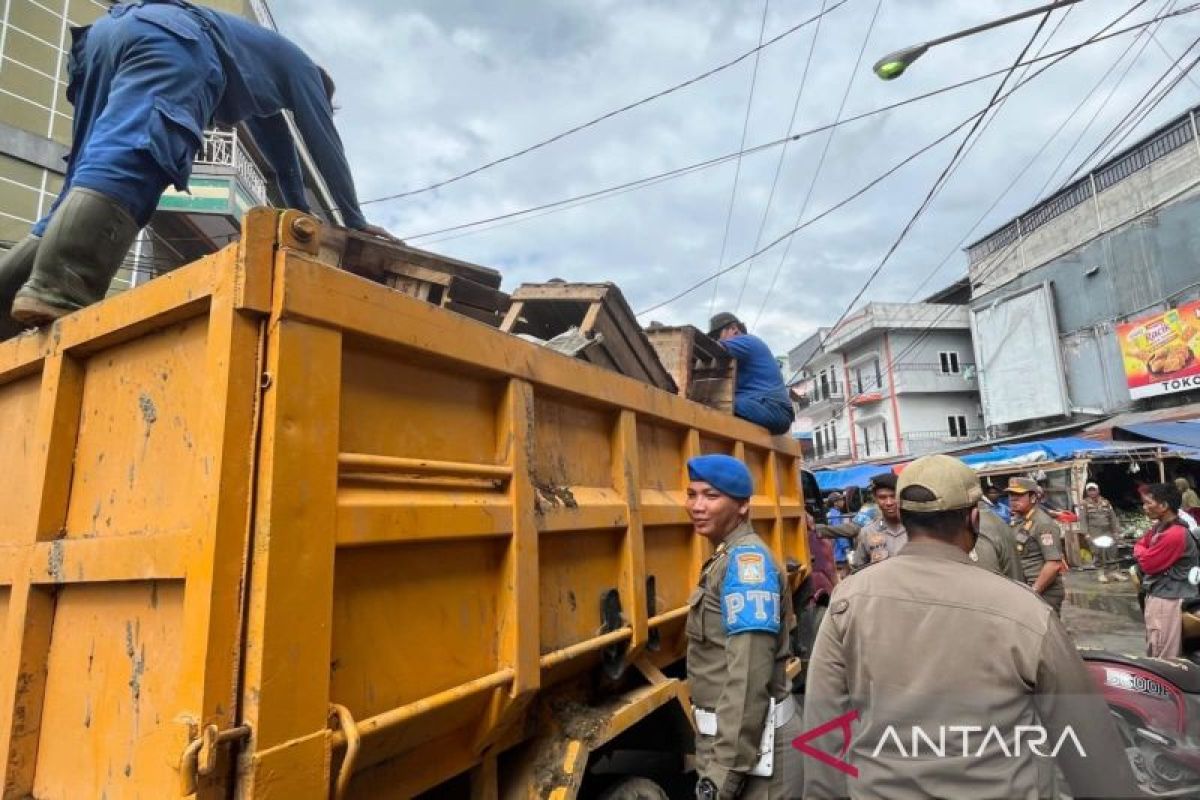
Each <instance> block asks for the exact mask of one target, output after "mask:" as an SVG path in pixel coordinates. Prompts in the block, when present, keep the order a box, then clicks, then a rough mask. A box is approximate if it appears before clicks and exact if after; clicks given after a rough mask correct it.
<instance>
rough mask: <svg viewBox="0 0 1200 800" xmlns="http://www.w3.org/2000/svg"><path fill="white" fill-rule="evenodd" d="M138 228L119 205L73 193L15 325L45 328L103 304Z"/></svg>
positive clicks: (24, 290) (23, 295)
mask: <svg viewBox="0 0 1200 800" xmlns="http://www.w3.org/2000/svg"><path fill="white" fill-rule="evenodd" d="M137 232H138V225H137V223H136V222H135V221H134V219H133V217H132V216H131V215H130V214H129V212H128V211H126V210H125V209H124V208H123V207H122V206H121V204H120V203H118V202H117V201H116V200H113V199H112V198H111V197H108V196H106V195H103V194H101V193H100V192H96V191H93V190H91V189H79V188H76V189H72V190H71V191H70V193H69V194H68V195H67V197H66V199H64V200H63V202H62V204H61V205H60V206H59V207H58V209H57V210H56V211H55V212H54V216H53V217H52V218H51V219H50V225H49V226H48V227H47V228H46V233H45V235H44V236H43V237H42V243H41V246H40V247H38V249H37V257H36V258H35V259H34V262H33V274H32V275H30V277H29V280H28V281H27V282H26V283H25V285H24V286H22V287H21V289H20V291H18V292H17V297H16V300H14V301H13V307H12V316H13V319H15V320H17V321H18V322H21V323H23V324H25V325H27V326H37V325H45V324H46V323H49V322H53V321H54V320H56V319H58V318H59V317H62V316H65V315H67V314H70V313H71V312H72V311H75V310H77V309H80V308H83V307H84V306H89V305H91V304H92V303H95V302H97V301H99V300H101V299H103V297H104V294H105V292H107V291H108V285H109V284H110V283H112V279H113V276H114V275H116V274H117V270H118V269H119V268H120V266H121V261H122V260H123V259H124V258H125V254H126V253H127V252H129V246H130V245H131V244H133V240H134V238H136V237H137Z"/></svg>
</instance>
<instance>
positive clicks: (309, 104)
mask: <svg viewBox="0 0 1200 800" xmlns="http://www.w3.org/2000/svg"><path fill="white" fill-rule="evenodd" d="M71 36H72V40H73V44H72V46H71V52H70V59H69V61H68V74H69V81H68V84H67V99H68V100H70V101H71V104H72V105H73V106H74V107H75V118H74V122H73V127H72V145H71V154H70V156H69V157H68V160H67V171H66V178H65V180H64V182H63V188H62V191H61V192H60V193H59V195H58V199H57V200H55V202H54V205H53V206H52V207H51V208H50V212H49V213H48V214H47V215H46V216H45V217H44V218H43V219H41V220H40V221H39V222H38V223H37V224H35V225H34V227H33V231H32V233H31V234H30V235H29V236H27V237H26V238H25V239H24V240H22V241H21V242H20V243H18V244H17V245H16V247H14V248H13V249H12V250H11V251H9V253H8V254H7V255H6V256H5V257H4V258H3V259H0V338H4V337H5V335H11V334H12V333H14V332H15V329H17V326H16V325H14V323H13V322H12V321H10V320H9V319H8V316H9V314H10V313H11V315H12V319H13V320H15V322H16V323H19V324H20V325H24V326H26V327H34V326H37V325H44V324H46V323H48V322H52V321H53V320H55V319H57V318H59V317H61V316H63V315H65V314H69V313H70V312H72V311H74V310H76V309H79V308H83V307H84V306H87V305H89V304H91V303H94V302H96V301H98V300H100V299H101V298H103V297H104V294H105V292H107V290H108V285H109V283H110V282H111V281H112V278H113V276H114V275H115V274H116V271H117V269H118V268H119V267H120V265H121V261H122V260H123V259H124V257H125V253H126V252H127V251H128V249H129V246H130V245H131V244H132V243H133V240H134V237H136V236H137V232H138V231H139V230H140V229H141V228H142V227H143V226H145V225H146V223H147V222H149V221H150V215H151V214H153V213H154V210H155V208H156V207H157V205H158V200H159V197H160V196H161V195H162V193H163V191H165V190H166V187H167V186H174V187H175V188H176V189H178V190H180V191H183V190H186V189H187V186H188V177H189V175H190V174H191V170H192V161H193V160H194V159H195V156H196V152H197V150H198V149H199V148H200V146H201V144H202V142H203V138H204V129H205V128H206V127H208V126H210V125H211V124H212V123H213V122H216V123H219V124H221V125H226V126H232V125H236V124H237V123H240V122H245V123H246V126H247V128H248V129H249V131H250V133H251V135H252V136H253V137H254V141H255V143H256V144H257V145H258V147H259V149H260V150H261V151H262V153H263V155H264V156H266V159H267V161H268V162H270V166H271V168H272V170H273V171H274V173H275V179H276V181H277V183H278V187H279V193H280V195H281V197H282V200H283V202H284V204H285V205H286V206H288V207H291V208H296V209H299V210H301V211H307V210H308V201H307V199H306V196H305V192H304V180H303V173H302V172H301V169H300V160H299V158H298V156H297V153H296V149H295V147H294V146H293V144H292V139H291V136H290V133H289V130H288V126H287V122H286V120H285V119H284V117H283V113H282V112H283V111H285V110H288V111H291V112H292V115H293V118H294V120H295V123H296V128H297V129H298V130H299V132H300V135H301V137H302V138H303V139H304V143H305V144H306V145H307V147H308V149H309V151H310V152H311V154H312V157H313V160H314V161H315V163H316V167H317V169H318V170H319V171H320V173H321V175H322V176H323V177H324V179H325V182H326V184H327V185H328V187H329V190H330V194H331V195H332V196H333V200H334V202H335V203H336V204H337V206H338V208H339V209H340V210H341V212H342V215H343V218H344V219H345V222H346V225H347V227H350V228H355V229H359V230H364V231H367V232H369V233H373V234H376V235H381V236H386V235H387V233H386V231H384V230H383V229H381V228H377V227H374V226H371V225H368V224H367V221H366V219H364V218H363V215H362V212H361V211H360V210H359V205H358V198H357V196H356V195H355V191H354V182H353V180H352V179H351V177H350V167H349V165H348V164H347V163H346V156H345V154H344V152H343V150H342V142H341V139H340V138H339V137H338V133H337V130H336V129H335V128H334V125H333V105H332V96H333V81H332V80H330V79H329V76H328V75H327V74H326V73H325V72H324V70H322V69H321V68H320V67H318V66H317V65H316V64H314V63H313V61H312V59H310V58H309V57H308V56H307V55H305V53H304V51H302V50H301V49H300V48H299V47H297V46H296V45H295V44H293V43H292V42H290V41H288V40H287V39H285V38H284V37H283V36H280V35H279V34H278V33H275V32H274V31H271V30H268V29H266V28H263V27H261V26H259V25H256V24H254V23H252V22H249V21H248V20H245V19H242V18H241V17H237V16H234V15H231V14H223V13H220V12H217V11H213V10H211V9H208V8H202V7H200V6H195V5H192V4H191V3H188V2H185V0H131V1H130V2H123V3H118V4H116V5H114V6H112V7H111V8H110V9H109V10H108V13H107V15H105V16H103V17H101V18H100V19H99V20H97V22H96V23H95V24H94V25H91V26H88V27H82V28H72V29H71ZM14 296H15V297H14ZM10 307H11V312H10Z"/></svg>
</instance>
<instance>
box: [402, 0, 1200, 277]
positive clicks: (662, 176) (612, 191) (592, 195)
mask: <svg viewBox="0 0 1200 800" xmlns="http://www.w3.org/2000/svg"><path fill="white" fill-rule="evenodd" d="M1197 9H1200V3H1195V4H1192V5H1190V6H1187V7H1186V8H1183V9H1179V10H1177V11H1174V12H1171V13H1169V14H1166V15H1163V16H1162V17H1157V18H1154V19H1150V20H1147V21H1144V22H1141V23H1138V24H1136V25H1131V26H1128V27H1126V28H1122V29H1120V30H1116V31H1112V32H1110V33H1107V34H1105V35H1103V36H1098V37H1094V38H1090V39H1087V40H1085V41H1083V42H1079V43H1077V44H1074V45H1071V46H1070V47H1066V48H1063V49H1060V50H1056V51H1053V52H1050V53H1046V54H1044V55H1041V56H1038V57H1036V58H1032V59H1029V60H1028V61H1026V62H1023V64H1022V66H1024V65H1025V64H1037V63H1040V62H1042V61H1047V60H1050V59H1055V60H1054V62H1053V63H1058V62H1059V61H1061V60H1062V59H1063V58H1065V57H1066V56H1068V55H1071V54H1073V53H1075V52H1077V51H1078V50H1080V49H1081V48H1083V47H1087V46H1090V45H1093V44H1097V43H1099V42H1102V41H1107V40H1109V39H1112V38H1114V37H1117V36H1122V35H1124V34H1126V33H1129V32H1131V31H1135V30H1140V29H1142V28H1145V27H1146V26H1147V25H1150V24H1153V23H1154V22H1157V21H1158V20H1160V19H1168V18H1171V17H1176V16H1180V15H1182V14H1187V13H1191V12H1193V11H1196V10H1197ZM1008 70H1009V67H1003V68H1001V69H997V70H993V71H991V72H987V73H984V74H982V75H977V76H975V77H973V78H967V79H965V80H962V81H958V82H957V83H952V84H949V85H947V86H943V87H941V88H939V89H934V90H931V91H929V92H925V93H924V94H919V95H915V96H913V97H910V98H908V99H906V100H900V101H897V102H895V103H890V104H888V105H886V106H881V107H880V108H876V109H873V110H871V111H865V112H863V113H861V114H855V115H853V116H850V117H846V118H845V119H843V120H841V121H840V122H834V123H828V124H825V125H819V126H816V127H813V128H810V129H807V130H804V131H800V132H799V133H796V134H793V135H792V136H789V137H784V138H782V139H776V140H774V141H771V142H765V143H763V144H760V145H756V146H754V147H751V148H747V149H746V150H745V151H741V152H740V153H739V152H735V153H728V154H726V155H723V156H718V157H715V158H711V159H706V160H704V161H699V162H696V163H693V164H688V165H685V166H683V167H677V168H675V169H672V170H667V171H665V172H661V173H657V174H655V175H650V176H647V177H644V178H638V179H634V180H631V181H626V182H623V183H620V184H616V185H614V186H608V187H605V188H603V189H597V190H594V191H591V192H586V193H583V194H579V195H574V196H572V197H568V198H563V199H561V200H556V201H552V202H547V203H542V204H539V205H536V206H531V207H527V208H523V209H518V210H515V211H510V212H506V213H504V214H498V215H494V216H491V217H485V218H483V219H478V220H473V221H471V222H464V223H460V224H457V225H452V226H448V227H445V228H439V229H436V230H430V231H423V232H420V233H407V234H404V235H403V236H402V237H401V238H402V239H404V240H405V241H412V240H416V239H425V238H429V237H433V236H442V234H447V233H455V232H458V231H464V230H467V229H470V228H477V227H480V226H485V225H487V226H490V227H488V228H487V230H491V229H492V228H494V227H502V226H501V225H492V223H497V222H505V221H508V220H514V219H515V218H518V217H528V218H535V217H537V216H542V214H541V213H539V212H548V211H550V210H553V209H556V208H558V207H562V208H569V207H574V206H575V205H578V204H580V203H581V201H592V200H600V199H604V198H605V197H606V196H609V195H616V194H623V193H624V192H625V191H628V190H630V189H636V188H641V187H642V186H649V185H653V184H655V183H659V182H662V181H663V180H667V179H671V178H675V177H681V176H683V175H686V174H688V173H690V172H694V171H697V170H701V169H706V168H708V167H712V166H716V165H718V164H723V163H725V162H727V161H729V160H732V159H733V158H736V157H737V156H738V155H739V154H740V155H750V154H753V153H755V152H759V151H762V150H767V149H770V148H772V147H777V146H780V145H782V144H783V143H785V142H795V141H799V140H801V139H804V138H806V137H808V136H813V135H816V134H818V133H822V132H824V131H828V130H831V129H833V128H837V127H841V126H844V125H849V124H851V123H854V122H858V121H860V120H863V119H867V118H869V117H873V116H877V115H879V114H883V113H886V112H888V111H891V110H893V109H896V108H901V107H903V106H907V105H911V104H913V103H917V102H920V101H922V100H926V99H929V98H931V97H935V96H938V95H941V94H945V93H947V92H951V91H954V90H955V89H960V88H962V87H964V86H970V85H972V84H975V83H979V82H980V81H984V80H987V79H988V78H993V77H995V76H997V75H1002V74H1004V73H1006V72H1008ZM1040 72H1041V70H1039V73H1038V74H1040ZM1030 79H1031V78H1025V79H1022V80H1021V81H1020V82H1019V83H1018V84H1017V87H1020V86H1023V85H1024V84H1025V83H1026V82H1028V80H1030ZM516 221H522V220H519V219H517V220H516ZM464 235H466V234H464ZM450 238H458V237H444V238H441V239H438V240H436V241H446V240H448V239H450ZM430 243H431V244H432V243H433V242H430ZM742 263H744V262H739V264H742ZM722 274H724V273H722Z"/></svg>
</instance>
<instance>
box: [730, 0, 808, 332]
mask: <svg viewBox="0 0 1200 800" xmlns="http://www.w3.org/2000/svg"><path fill="white" fill-rule="evenodd" d="M770 8H771V2H770V0H763V10H762V23H761V24H760V25H759V26H758V50H757V51H756V52H755V53H754V69H753V70H751V72H750V93H749V96H748V97H747V98H746V116H745V117H744V118H743V119H742V138H741V141H740V142H738V157H737V159H736V161H735V162H734V163H735V167H734V170H733V188H732V189H730V191H729V209H728V210H727V211H726V212H725V234H724V235H723V236H722V237H721V254H720V255H719V256H717V266H718V267H720V266H721V264H723V263H724V262H725V248H726V247H727V246H728V245H729V228H730V226H731V225H732V224H733V208H734V205H735V204H736V203H737V190H738V183H739V182H740V181H741V178H742V156H741V153H742V151H744V150H745V149H746V132H747V131H749V130H750V112H751V111H752V110H753V109H754V87H755V86H756V85H757V84H758V63H759V58H760V56H762V40H763V34H764V33H765V32H766V30H767V12H768V11H769V10H770ZM822 9H824V4H822ZM822 13H824V11H822ZM820 25H821V17H820V15H817V30H820ZM789 133H790V131H789ZM716 302H717V284H716V282H715V281H714V282H713V298H712V303H710V304H709V309H708V313H709V316H712V305H713V304H715V303H716Z"/></svg>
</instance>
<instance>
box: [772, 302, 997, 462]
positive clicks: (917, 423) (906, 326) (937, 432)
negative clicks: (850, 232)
mask: <svg viewBox="0 0 1200 800" xmlns="http://www.w3.org/2000/svg"><path fill="white" fill-rule="evenodd" d="M814 337H820V338H823V339H824V341H823V342H822V343H821V345H820V347H819V348H813V347H812V344H813V341H812V340H811V339H810V340H809V342H807V343H804V344H801V345H800V346H799V347H797V348H796V350H794V351H793V353H796V352H803V350H805V349H808V350H810V351H811V350H815V352H813V354H812V355H811V356H810V357H809V358H808V360H807V362H806V363H805V364H803V365H800V366H797V365H795V364H794V363H793V365H792V366H793V367H794V368H795V369H796V370H797V372H796V379H795V380H794V381H793V387H792V394H793V398H794V400H795V403H796V406H797V417H798V418H799V419H803V420H804V424H805V426H806V427H807V429H808V431H810V432H811V434H812V440H813V458H812V460H811V462H810V463H811V464H812V465H813V466H832V465H836V464H839V463H843V462H850V461H874V460H886V459H891V458H900V457H909V458H911V457H916V456H920V455H925V454H927V453H933V452H938V451H941V450H947V449H952V448H954V447H961V446H962V445H964V444H968V443H970V442H972V441H977V440H979V439H981V438H982V409H981V408H980V404H979V394H978V383H977V378H976V374H975V364H974V356H973V355H972V353H973V349H972V345H971V333H970V321H969V318H968V312H967V308H966V307H965V306H961V305H953V304H942V303H871V304H869V305H867V306H866V307H865V308H864V309H862V310H861V311H860V312H858V313H857V314H856V315H854V316H852V317H850V318H849V319H847V320H846V321H845V322H843V323H842V324H841V325H839V326H838V327H837V328H836V329H834V330H833V331H831V332H828V334H827V335H825V334H821V333H818V334H814ZM818 340H819V339H818ZM806 345H808V347H807V348H806Z"/></svg>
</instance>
